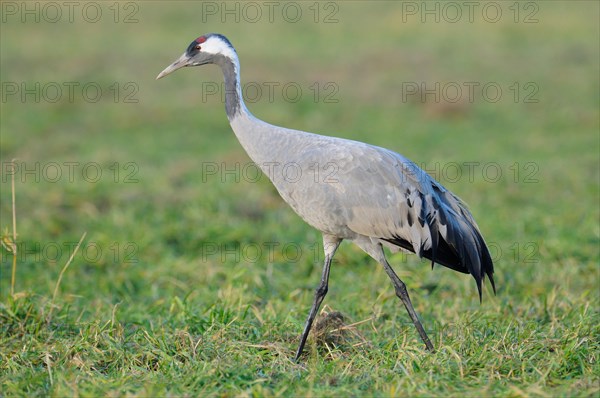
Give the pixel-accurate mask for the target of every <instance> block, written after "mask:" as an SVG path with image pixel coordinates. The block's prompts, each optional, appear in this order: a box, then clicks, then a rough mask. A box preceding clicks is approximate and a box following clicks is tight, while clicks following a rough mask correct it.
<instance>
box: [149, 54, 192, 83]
mask: <svg viewBox="0 0 600 398" xmlns="http://www.w3.org/2000/svg"><path fill="white" fill-rule="evenodd" d="M190 60H191V59H190V57H189V56H188V55H187V54H186V53H183V55H182V56H181V57H179V59H178V60H177V61H175V62H173V63H172V64H171V65H169V66H167V67H166V68H165V70H163V71H162V72H160V73H159V74H158V76H156V80H158V79H160V78H163V77H165V76H167V75H168V74H170V73H173V72H175V71H176V70H177V69H180V68H183V67H184V66H190Z"/></svg>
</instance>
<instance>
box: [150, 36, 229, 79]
mask: <svg viewBox="0 0 600 398" xmlns="http://www.w3.org/2000/svg"><path fill="white" fill-rule="evenodd" d="M221 57H226V58H230V59H232V60H237V55H236V53H235V50H234V48H233V46H232V45H231V43H230V42H229V40H227V38H226V37H225V36H223V35H220V34H218V33H209V34H206V35H203V36H200V37H198V38H197V39H195V40H194V41H192V42H191V43H190V45H189V46H188V48H187V49H186V50H185V52H184V53H183V54H182V55H181V57H179V58H178V59H177V60H176V61H175V62H173V63H172V64H171V65H169V66H167V67H166V68H165V70H163V71H162V72H160V73H159V74H158V76H156V79H157V80H158V79H160V78H162V77H165V76H166V75H168V74H170V73H173V72H175V71H176V70H177V69H180V68H183V67H185V66H200V65H206V64H213V63H217V62H218V60H219V58H221Z"/></svg>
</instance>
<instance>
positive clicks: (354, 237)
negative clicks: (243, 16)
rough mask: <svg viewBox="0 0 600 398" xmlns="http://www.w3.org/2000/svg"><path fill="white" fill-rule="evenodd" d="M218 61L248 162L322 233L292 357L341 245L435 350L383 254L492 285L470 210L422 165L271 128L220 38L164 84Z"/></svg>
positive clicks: (191, 54)
mask: <svg viewBox="0 0 600 398" xmlns="http://www.w3.org/2000/svg"><path fill="white" fill-rule="evenodd" d="M207 63H214V64H217V65H219V66H220V67H221V69H222V71H223V75H224V79H225V90H226V101H225V108H226V113H227V117H228V119H229V122H230V124H231V127H232V129H233V131H234V132H235V134H236V136H237V138H238V140H239V141H240V143H241V144H242V146H243V148H244V149H245V151H246V152H247V153H248V155H249V156H250V158H251V159H252V160H253V161H254V162H255V163H256V164H257V165H258V166H259V167H260V168H261V170H262V171H263V173H265V174H266V175H267V176H268V177H269V179H270V180H271V181H272V182H273V184H274V186H275V187H276V189H277V191H278V192H279V194H280V195H281V197H282V198H283V200H284V201H285V202H286V203H288V204H289V205H290V206H291V207H292V209H294V211H295V212H296V213H297V214H298V215H299V216H300V217H302V219H304V220H305V221H306V222H307V223H308V224H310V225H311V226H313V227H314V228H316V229H318V230H319V231H321V232H322V233H323V241H324V251H325V266H324V270H323V276H322V278H321V285H320V286H319V288H318V289H317V292H316V294H315V300H314V302H313V306H312V308H311V312H310V314H309V317H308V319H307V323H306V325H305V328H304V332H303V335H302V339H301V343H300V346H299V348H298V351H297V353H296V358H298V357H299V356H300V354H301V352H302V349H303V347H304V343H305V341H306V337H307V335H308V332H309V330H310V328H311V325H312V322H313V320H314V317H315V315H316V312H317V310H318V308H319V306H320V304H321V302H322V300H323V298H324V297H325V294H326V293H327V289H328V278H329V268H330V265H331V259H332V258H333V255H334V253H335V251H336V249H337V247H338V246H339V244H340V242H341V241H342V240H344V239H346V240H350V241H352V242H354V243H355V244H357V245H358V246H359V247H360V248H362V249H363V250H364V251H365V252H367V253H368V254H369V255H370V256H371V257H373V258H374V259H375V260H377V261H378V262H379V263H381V264H382V265H383V267H384V269H385V270H386V272H387V273H388V275H389V277H390V278H391V280H392V283H393V284H394V287H395V290H396V294H397V295H398V297H399V298H400V299H401V300H402V301H403V303H404V305H405V306H406V309H407V311H408V313H409V315H410V316H411V318H412V320H413V322H414V324H415V326H416V327H417V330H418V331H419V334H420V335H421V338H422V339H423V341H424V342H425V344H426V345H427V348H429V349H431V350H433V345H432V344H431V342H430V341H429V338H428V337H427V335H426V333H425V331H424V329H423V327H422V325H421V323H420V321H419V320H418V318H417V315H416V313H415V312H414V309H413V307H412V304H411V302H410V299H409V297H408V292H407V291H406V287H405V285H404V283H403V282H402V281H401V280H400V279H399V278H398V277H397V275H396V274H395V272H394V271H393V270H392V268H391V266H390V265H389V264H388V263H387V260H386V258H385V254H384V252H383V249H382V248H383V246H387V247H389V248H390V249H392V250H400V249H402V250H406V251H409V252H413V253H416V254H417V255H418V256H420V257H425V258H428V259H429V260H431V261H432V265H433V264H434V263H439V264H442V265H444V266H446V267H449V268H451V269H454V270H456V271H459V272H463V273H470V274H471V275H472V276H473V278H474V279H475V281H476V283H477V288H478V292H479V297H480V299H481V284H482V281H483V279H484V277H485V276H486V275H487V276H488V278H489V279H490V282H491V284H492V287H493V288H494V291H495V287H494V281H493V272H494V269H493V263H492V260H491V257H490V254H489V251H488V249H487V246H486V244H485V242H484V240H483V237H482V236H481V234H480V232H479V229H478V227H477V224H476V223H475V221H474V220H473V217H472V215H471V214H470V213H469V211H468V210H467V209H466V207H465V206H464V204H463V203H462V202H461V201H460V199H458V198H457V197H456V196H454V195H453V194H452V193H451V192H450V191H448V190H447V189H445V188H444V187H443V186H442V185H441V184H439V183H438V182H437V181H435V180H434V179H433V178H432V177H431V176H429V175H428V174H427V173H425V172H424V171H423V170H421V169H420V168H419V167H417V166H416V165H415V164H414V163H413V162H411V161H410V160H408V159H406V158H404V157H403V156H402V155H399V154H398V153H395V152H393V151H391V150H388V149H385V148H381V147H377V146H373V145H369V144H365V143H362V142H357V141H352V140H347V139H343V138H336V137H328V136H322V135H317V134H312V133H307V132H304V131H298V130H292V129H288V128H284V127H279V126H274V125H271V124H268V123H266V122H264V121H262V120H259V119H257V118H256V117H254V116H253V115H252V114H251V113H250V112H249V111H248V109H247V108H246V106H245V105H244V102H243V99H242V95H241V88H240V87H241V86H240V81H239V61H238V58H237V54H236V52H235V50H234V49H233V46H231V44H230V43H229V41H228V40H227V39H226V38H225V37H224V36H221V35H218V34H209V35H205V36H201V37H199V38H198V39H196V40H195V41H194V42H192V43H191V44H190V46H189V47H188V49H187V51H186V52H185V53H184V54H183V55H182V56H181V57H180V58H179V59H178V60H177V61H176V62H175V63H173V64H172V65H170V66H169V67H167V68H166V69H165V70H164V71H163V72H161V74H159V76H158V78H160V77H163V76H165V75H167V74H169V73H171V72H173V71H174V70H177V69H179V68H181V67H183V66H196V65H203V64H207Z"/></svg>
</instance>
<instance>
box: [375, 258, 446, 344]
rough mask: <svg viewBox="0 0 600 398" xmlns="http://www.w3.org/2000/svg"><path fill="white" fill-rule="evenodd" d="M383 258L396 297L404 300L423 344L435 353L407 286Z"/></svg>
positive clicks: (382, 263) (382, 262)
mask: <svg viewBox="0 0 600 398" xmlns="http://www.w3.org/2000/svg"><path fill="white" fill-rule="evenodd" d="M382 257H383V261H381V265H383V268H384V269H385V272H386V273H387V274H388V276H389V277H390V279H391V280H392V284H393V285H394V289H395V290H396V296H398V297H399V298H400V300H402V303H403V304H404V306H405V307H406V311H408V315H409V316H410V318H411V319H412V321H413V324H414V325H415V327H416V328H417V331H418V332H419V335H420V336H421V340H423V343H425V346H426V347H427V349H428V350H429V351H431V352H435V349H434V348H433V344H431V340H429V337H427V333H425V329H424V328H423V325H422V324H421V321H420V320H419V317H418V316H417V313H416V312H415V309H414V308H413V305H412V302H411V301H410V297H409V296H408V290H406V285H405V284H404V282H402V280H400V278H399V277H398V275H396V273H395V272H394V270H393V269H392V267H391V266H390V264H389V263H388V262H387V260H386V259H385V256H383V254H382Z"/></svg>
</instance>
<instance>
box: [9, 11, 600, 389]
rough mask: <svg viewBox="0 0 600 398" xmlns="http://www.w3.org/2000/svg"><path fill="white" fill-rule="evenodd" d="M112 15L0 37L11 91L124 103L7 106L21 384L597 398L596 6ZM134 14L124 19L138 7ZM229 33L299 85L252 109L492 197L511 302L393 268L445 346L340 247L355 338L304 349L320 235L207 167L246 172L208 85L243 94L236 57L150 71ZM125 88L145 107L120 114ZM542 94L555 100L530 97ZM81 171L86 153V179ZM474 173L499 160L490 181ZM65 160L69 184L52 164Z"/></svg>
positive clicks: (411, 263) (425, 268) (246, 68)
mask: <svg viewBox="0 0 600 398" xmlns="http://www.w3.org/2000/svg"><path fill="white" fill-rule="evenodd" d="M5 3H6V2H5ZM5 3H3V6H4V4H5ZM15 4H16V5H17V6H19V4H21V3H20V2H18V3H15ZM102 4H103V6H102V7H103V8H102V11H103V15H105V16H106V18H102V20H101V21H100V22H98V23H94V24H92V23H86V22H85V21H84V20H83V19H82V18H81V17H80V15H81V14H75V15H76V17H75V21H74V22H73V23H70V22H69V21H65V20H63V21H62V22H61V23H49V22H47V21H46V22H45V21H40V22H39V23H36V22H35V21H33V20H32V19H31V18H32V17H29V19H28V20H27V21H26V23H22V22H21V20H20V17H19V16H17V17H15V16H11V15H8V16H7V20H6V21H5V22H2V25H1V30H2V32H1V38H0V55H1V57H0V67H1V68H0V70H1V80H2V83H3V87H2V89H3V95H7V93H6V90H7V89H8V86H7V85H6V83H7V82H8V83H16V84H17V85H20V84H21V82H26V83H27V84H29V85H31V86H33V85H34V84H35V82H40V84H41V85H44V84H46V83H48V82H57V83H58V84H61V85H62V84H63V83H64V82H79V83H80V84H81V85H83V84H85V83H88V82H95V83H97V84H98V85H99V86H100V87H101V88H103V90H104V92H105V95H103V97H102V99H101V100H100V101H98V102H95V103H92V102H89V101H86V100H85V99H83V98H82V97H81V95H80V91H77V90H76V91H75V92H76V94H77V93H79V95H76V96H75V98H74V100H73V101H70V100H69V99H68V98H67V96H66V94H65V95H63V96H62V97H61V98H60V100H59V101H57V102H49V101H46V100H43V99H42V100H41V101H39V103H37V102H35V101H34V100H33V99H32V98H33V97H32V96H31V95H30V96H29V97H26V98H25V101H22V100H21V98H20V96H19V95H16V96H7V97H6V99H3V100H2V104H1V106H2V110H1V112H2V115H1V116H2V117H1V120H2V121H1V124H0V130H1V136H0V155H1V157H2V166H3V167H2V180H1V182H0V184H1V185H0V186H1V188H2V190H1V196H0V197H1V204H0V215H1V222H0V227H1V228H2V231H3V238H4V239H5V240H6V241H7V242H8V240H9V239H8V237H9V236H10V235H11V234H12V220H11V188H10V176H9V175H8V173H7V169H6V165H7V162H9V161H10V160H11V159H13V158H17V159H18V160H17V162H18V164H19V165H20V166H21V169H20V171H19V172H18V173H17V175H16V177H17V179H16V198H17V200H16V209H17V232H18V237H17V244H18V250H19V252H18V253H17V274H16V286H15V293H14V294H11V282H10V280H11V267H12V261H13V257H12V256H11V254H10V253H9V252H8V251H7V250H6V249H5V248H2V261H1V263H0V271H1V275H0V276H1V278H0V289H1V292H0V346H1V347H2V349H1V350H0V382H1V392H0V394H1V395H2V396H6V397H8V396H24V395H27V396H124V395H129V396H166V395H169V396H174V395H188V396H206V395H211V396H214V395H218V396H292V395H294V396H372V395H375V396H448V395H450V396H477V397H479V396H492V395H493V396H541V397H549V396H597V394H598V393H599V392H600V367H599V364H598V357H599V355H600V350H599V349H600V316H599V315H600V298H599V297H600V294H599V293H600V292H599V287H600V281H599V277H600V274H599V240H600V239H599V238H600V227H599V224H598V223H599V218H600V211H599V208H598V200H599V185H600V184H599V179H600V174H599V169H600V159H599V155H598V153H599V149H600V146H599V135H598V132H599V128H600V123H599V114H598V109H599V106H600V103H599V96H598V92H599V86H600V82H599V77H598V76H599V73H600V71H599V42H598V37H599V35H598V33H599V25H598V21H597V15H598V3H596V2H566V1H564V2H560V1H559V2H539V3H536V4H538V6H539V10H538V12H537V14H536V17H537V19H538V22H537V23H533V24H525V23H514V22H513V20H512V17H513V15H512V14H511V13H512V11H511V10H510V9H509V7H510V6H511V5H512V4H513V3H512V2H506V3H505V2H501V3H500V4H501V6H502V7H503V12H504V15H506V18H503V19H502V20H501V21H499V22H498V23H495V24H492V23H487V22H485V21H484V20H482V18H480V17H479V15H480V14H476V20H475V22H474V23H469V22H466V21H464V20H463V21H460V22H458V23H454V24H450V23H444V22H443V21H442V22H441V23H433V22H432V21H431V20H430V21H429V22H426V23H422V22H421V20H420V18H419V17H418V16H415V17H411V18H408V19H407V20H406V22H402V18H403V13H402V8H401V6H400V5H395V4H392V3H387V2H386V3H376V4H373V3H371V2H369V3H367V2H348V3H342V2H340V3H337V4H338V6H339V8H338V11H337V13H336V18H337V19H338V23H332V24H325V23H316V24H315V23H314V22H312V14H310V12H312V11H311V10H310V9H309V8H308V7H310V6H311V4H313V3H312V2H310V3H298V4H300V5H301V7H302V9H303V11H304V13H305V15H307V17H306V18H303V19H302V20H301V21H299V22H298V23H295V24H294V23H287V22H285V21H284V20H282V18H276V20H275V22H274V23H268V21H265V20H264V18H263V20H261V21H260V23H246V22H243V21H242V22H240V23H233V22H231V21H226V23H222V22H221V21H220V18H218V17H214V18H208V19H207V20H206V21H204V22H203V21H202V13H201V5H200V3H192V2H180V3H168V4H167V3H160V2H144V3H140V4H139V9H138V10H137V12H136V13H135V17H136V18H137V19H138V21H137V22H136V23H131V24H125V23H114V22H113V20H112V18H113V16H114V15H113V14H112V12H113V11H112V10H111V9H109V8H108V7H109V5H110V4H108V3H106V4H105V3H102ZM111 4H112V3H111ZM120 4H121V7H122V8H121V14H120V18H123V17H124V15H125V14H126V13H127V12H130V11H131V10H132V9H125V8H124V7H125V6H126V5H127V4H130V3H120ZM216 4H220V2H217V3H216ZM417 4H420V2H418V3H417ZM522 4H524V3H522ZM32 7H33V6H32ZM321 7H322V8H321V12H325V11H328V10H327V9H325V8H324V7H325V3H322V4H321ZM521 11H522V12H525V11H531V9H526V10H525V9H522V10H521ZM48 12H49V11H48ZM90 12H91V11H90ZM309 15H310V17H309ZM322 17H323V15H322V14H321V18H322ZM210 31H216V32H221V33H224V34H226V35H227V36H228V37H229V38H230V39H231V40H232V42H233V43H234V44H235V45H236V46H237V48H238V53H239V55H240V58H241V64H242V74H243V76H242V79H243V81H244V82H257V83H259V84H260V83H264V82H278V83H280V84H282V85H283V84H285V83H289V82H296V83H298V84H299V85H300V86H301V87H302V89H303V93H304V95H303V96H302V98H301V99H300V100H299V101H298V102H295V103H292V102H290V101H286V100H285V98H283V96H282V95H281V92H276V95H275V97H274V99H273V101H269V99H268V97H267V96H263V97H262V98H261V100H259V101H257V102H255V103H252V104H248V105H249V108H250V109H251V110H252V111H253V112H254V113H255V115H257V116H258V117H260V118H263V119H265V120H267V121H270V122H272V123H274V124H279V125H284V126H289V127H295V128H300V129H304V130H309V131H314V132H319V133H325V134H332V135H337V136H343V137H347V138H351V139H358V140H363V141H367V142H369V143H373V144H376V145H382V146H385V147H388V148H391V149H393V150H396V151H398V152H400V153H402V154H404V155H405V156H407V157H409V158H411V159H413V160H414V161H415V162H417V163H418V164H421V165H424V166H426V168H427V169H428V170H430V171H431V172H432V173H433V174H434V176H435V177H437V178H438V179H439V180H440V181H441V182H442V183H444V184H445V185H446V186H447V187H448V188H450V189H452V190H453V191H454V192H455V193H457V194H458V195H459V196H461V197H462V198H463V199H464V200H465V201H466V202H467V203H468V204H469V205H470V208H471V210H472V212H473V214H474V215H475V217H476V219H477V220H478V223H479V225H480V227H481V230H482V232H483V234H484V236H485V237H486V239H487V241H488V243H489V244H490V246H491V247H492V251H493V252H494V257H495V265H496V276H497V286H498V295H497V296H493V295H492V294H491V289H490V288H489V285H488V286H487V287H486V288H485V289H484V300H483V303H482V304H481V305H480V304H479V301H478V298H477V293H476V287H475V284H474V283H473V280H472V278H471V277H469V276H466V275H462V274H458V273H455V272H453V271H451V270H448V269H445V268H443V267H436V268H435V269H434V270H433V271H431V269H430V266H429V264H428V263H426V262H425V261H419V260H418V259H417V258H415V256H403V255H393V256H391V257H390V261H391V263H392V264H393V265H394V267H395V269H396V271H397V272H398V274H399V275H400V277H401V278H402V279H403V280H404V281H405V282H406V283H407V286H408V289H409V291H410V292H411V297H412V299H413V303H414V305H415V308H416V310H417V312H418V313H419V314H420V316H421V318H422V321H423V324H424V326H425V328H426V330H427V331H428V333H429V335H430V337H431V338H432V340H433V342H434V344H435V346H436V347H437V352H436V353H435V354H431V353H428V352H426V351H425V349H424V346H423V344H422V342H421V341H420V340H419V338H418V335H417V333H416V331H415V330H414V327H413V326H412V324H411V323H410V321H409V319H408V316H407V314H406V311H405V310H404V308H402V305H401V304H400V302H399V300H398V299H397V298H396V297H395V295H394V290H393V288H392V286H391V284H390V283H389V281H388V279H387V276H386V275H385V272H384V271H383V270H382V269H381V267H380V266H378V265H377V264H375V263H374V262H373V261H372V260H370V259H369V258H368V257H367V256H366V255H365V254H364V253H362V252H361V251H360V250H359V249H358V248H356V247H354V246H352V245H351V244H344V245H342V247H341V248H340V250H339V251H338V254H337V255H336V258H335V261H334V265H333V267H332V271H331V280H330V291H329V294H328V296H327V298H326V299H325V303H324V304H325V305H326V307H325V309H326V310H327V311H329V312H331V311H339V312H340V313H341V314H343V316H344V323H345V324H346V325H348V326H346V327H345V328H344V333H343V334H342V336H341V338H339V339H338V344H337V345H335V346H334V345H331V344H325V343H323V339H311V341H309V344H308V345H307V349H306V354H305V355H304V356H303V358H302V361H301V362H300V363H299V364H296V363H294V362H292V361H291V358H292V357H293V354H294V350H295V349H296V346H297V342H298V339H299V336H300V333H301V330H302V326H303V323H304V320H305V317H306V315H307V313H308V309H309V307H310V304H311V302H312V295H313V289H314V288H315V287H316V286H317V284H318V281H319V278H320V273H321V267H322V265H321V263H322V260H323V255H322V253H321V249H320V247H321V243H320V235H319V234H318V232H317V231H315V230H313V229H312V228H311V227H309V226H307V225H306V224H304V223H303V222H302V220H300V219H299V218H298V217H297V216H296V215H295V214H294V213H293V212H292V211H291V210H290V209H289V208H288V207H287V205H286V204H285V203H283V202H282V201H281V199H280V198H279V197H278V195H277V192H276V191H275V190H274V188H273V187H272V186H271V185H270V184H269V182H268V181H266V180H265V179H264V178H262V179H261V180H260V181H258V182H252V181H249V179H248V178H243V175H242V177H241V178H238V177H239V175H238V176H237V177H236V176H235V175H224V176H221V175H219V174H217V175H210V174H208V173H206V167H207V165H208V166H210V165H213V164H216V165H217V166H218V167H219V168H220V169H221V170H223V168H227V169H235V167H236V164H239V165H240V172H241V171H242V170H243V167H244V166H245V165H246V164H247V162H248V161H249V159H248V158H247V156H246V155H245V154H244V152H243V150H242V149H241V146H240V145H239V143H238V142H237V141H236V139H235V136H234V135H233V133H232V132H231V131H230V128H229V126H228V124H227V120H226V117H225V113H224V110H223V104H222V103H221V101H219V100H218V99H216V98H209V99H208V100H206V101H203V100H202V93H201V88H202V83H203V82H204V83H206V82H219V83H220V81H221V76H220V75H219V71H218V70H217V68H216V67H205V68H203V69H191V70H189V69H188V70H184V71H180V72H178V73H176V74H175V75H173V76H169V77H168V78H167V79H164V80H161V81H158V82H156V81H155V80H154V77H155V76H156V75H157V74H158V72H159V71H161V70H162V69H163V68H164V67H165V66H166V65H167V64H168V63H169V62H171V61H173V60H174V59H175V58H176V57H177V56H178V55H179V54H181V52H182V51H183V50H184V49H185V47H186V46H187V44H188V43H189V42H190V41H191V40H192V39H193V38H194V37H196V36H198V35H200V34H201V33H206V32H210ZM115 82H116V83H117V86H118V87H119V88H120V90H121V91H120V92H119V94H118V95H117V99H118V100H117V101H116V102H115V101H114V90H113V91H111V89H110V87H111V85H112V84H114V83H115ZM127 82H133V83H134V84H135V86H134V87H135V88H137V91H136V92H135V94H134V97H133V98H134V99H137V100H138V101H137V102H136V103H126V102H125V101H124V99H125V95H126V94H128V93H130V91H128V88H127V87H125V83H127ZM315 82H317V83H319V84H320V86H319V87H321V88H324V84H325V83H327V82H333V83H334V84H335V87H337V89H338V91H337V93H336V94H335V97H334V98H335V99H337V100H338V101H337V102H335V103H328V102H324V101H323V97H321V98H319V101H316V102H315V101H314V98H313V97H312V92H311V91H310V86H311V85H312V84H314V83H315ZM406 82H418V83H420V82H427V84H430V85H433V84H435V82H440V83H441V84H447V83H449V82H459V83H461V82H480V83H481V85H483V84H485V83H488V82H496V83H497V84H499V85H500V86H501V88H502V89H503V96H502V98H501V99H500V100H499V101H498V102H489V101H485V100H483V99H482V98H481V96H480V95H477V96H476V97H475V100H474V101H473V102H472V103H470V102H468V101H459V103H457V104H448V103H447V102H444V101H442V102H439V103H436V102H434V101H431V99H429V100H428V101H425V102H424V101H420V100H414V98H413V99H412V100H409V101H404V100H403V98H402V83H406ZM515 82H518V83H519V85H520V88H521V90H522V91H521V92H520V96H519V98H518V101H516V102H515V101H514V100H513V94H514V91H511V89H510V88H509V87H510V86H511V85H513V84H514V83H515ZM528 82H532V83H534V84H535V87H537V88H538V91H537V93H536V94H535V96H534V98H535V99H537V100H538V102H537V103H526V102H524V95H525V94H527V93H529V92H530V91H527V90H525V88H524V87H525V86H524V85H525V84H526V83H528ZM19 87H20V86H19ZM523 90H525V91H523ZM322 95H324V93H323V92H322ZM65 162H78V163H77V164H76V165H74V166H72V167H73V170H74V174H73V176H72V178H70V176H69V175H68V172H69V168H68V166H66V165H65ZM214 162H216V163H214ZM221 162H223V164H222V163H221ZM465 162H479V163H478V164H477V165H476V166H473V167H474V168H473V174H472V178H470V177H469V169H468V167H469V166H467V165H466V164H465ZM56 164H58V165H59V169H60V170H61V171H62V175H61V177H60V178H54V177H55V175H54V174H48V173H51V172H52V171H53V169H52V167H55V165H56ZM53 165H54V166H53ZM457 165H458V166H459V167H460V168H459V169H457V168H456V166H457ZM84 166H87V167H88V169H86V170H87V172H88V174H86V175H85V176H84V175H82V172H83V168H84ZM23 167H26V168H28V169H29V170H33V171H30V172H29V173H27V172H25V171H23ZM36 167H37V169H36ZM90 167H91V168H90ZM490 167H491V168H490ZM98 168H99V169H100V170H101V171H102V176H101V178H98V180H97V181H95V178H94V175H93V174H90V173H92V172H94V171H96V170H97V169H98ZM497 169H499V170H500V171H501V172H502V175H501V176H500V177H499V178H495V175H492V174H485V173H484V171H487V172H489V173H492V172H493V171H494V170H497ZM456 170H460V173H461V174H460V178H455V176H456V174H455V173H456ZM117 171H118V174H117ZM241 174H243V173H241ZM84 177H85V178H84ZM236 179H239V180H240V181H236ZM52 180H56V181H52ZM92 180H94V181H92ZM84 232H87V236H86V238H85V240H84V242H83V243H82V245H81V247H80V249H79V251H77V253H75V255H74V258H73V261H72V262H71V263H70V265H69V267H68V268H67V269H66V271H65V272H64V275H63V278H62V280H61V282H60V285H59V286H58V290H57V295H56V297H55V298H53V293H54V290H55V288H56V287H57V282H58V278H59V274H60V273H61V270H62V269H63V267H65V264H66V263H67V261H68V259H69V255H70V254H71V253H72V251H73V249H74V247H75V244H76V243H77V241H78V240H79V239H80V237H81V236H82V234H83V233H84ZM269 248H270V249H269ZM330 334H331V333H330ZM325 337H327V336H325ZM325 340H327V339H326V338H325Z"/></svg>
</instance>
